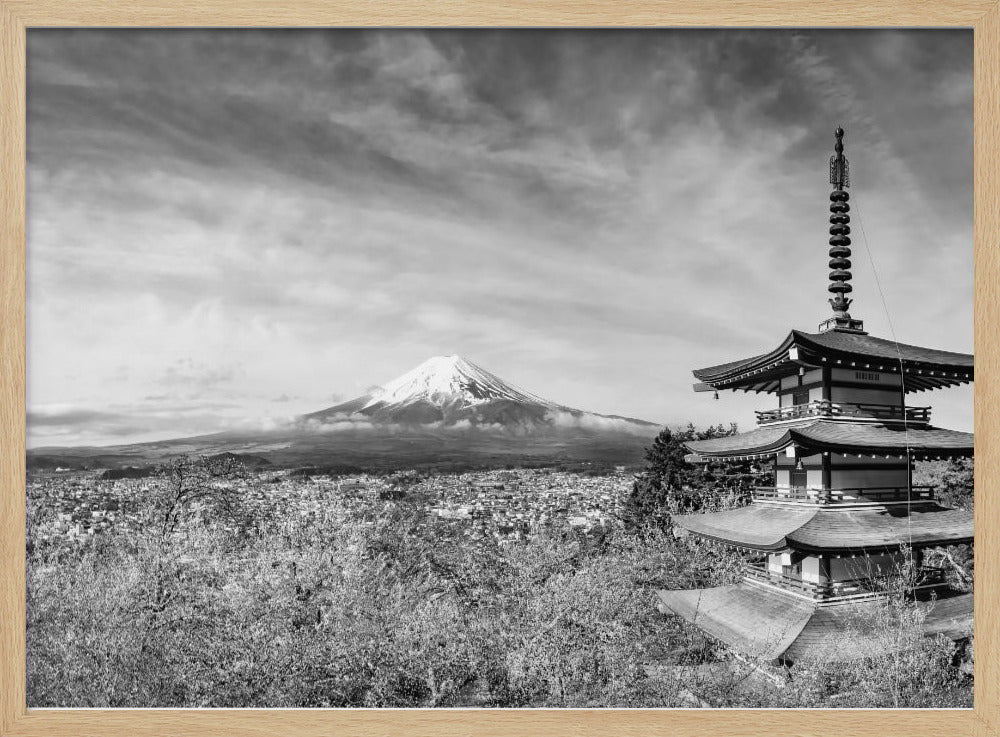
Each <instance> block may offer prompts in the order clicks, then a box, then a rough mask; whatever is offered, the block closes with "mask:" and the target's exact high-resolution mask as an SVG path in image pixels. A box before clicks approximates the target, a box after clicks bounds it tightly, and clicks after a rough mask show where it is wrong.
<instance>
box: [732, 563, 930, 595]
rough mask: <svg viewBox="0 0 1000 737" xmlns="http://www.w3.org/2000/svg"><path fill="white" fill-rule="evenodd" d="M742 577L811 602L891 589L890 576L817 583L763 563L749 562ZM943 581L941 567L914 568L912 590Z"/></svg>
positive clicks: (883, 591)
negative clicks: (773, 568) (780, 571)
mask: <svg viewBox="0 0 1000 737" xmlns="http://www.w3.org/2000/svg"><path fill="white" fill-rule="evenodd" d="M743 580H745V581H751V582H756V583H763V584H767V585H769V586H774V587H775V588H779V589H784V590H785V591H790V592H791V593H794V594H798V595H800V596H805V597H808V598H810V599H813V600H814V601H836V600H838V599H859V598H867V597H872V596H878V595H880V594H883V593H885V592H886V591H887V589H888V588H890V587H889V586H887V584H889V582H890V580H891V579H889V578H886V577H866V578H852V579H844V580H840V581H824V582H821V583H816V582H813V581H803V580H802V579H801V578H797V577H795V576H787V575H785V574H783V573H777V572H775V571H770V570H768V569H767V568H764V567H763V566H756V565H749V566H747V567H746V569H745V570H744V576H743ZM946 584H947V579H946V575H945V570H944V569H943V568H932V567H921V568H919V569H917V572H916V577H915V580H914V582H913V586H912V587H911V590H917V589H929V588H936V587H939V586H944V585H946Z"/></svg>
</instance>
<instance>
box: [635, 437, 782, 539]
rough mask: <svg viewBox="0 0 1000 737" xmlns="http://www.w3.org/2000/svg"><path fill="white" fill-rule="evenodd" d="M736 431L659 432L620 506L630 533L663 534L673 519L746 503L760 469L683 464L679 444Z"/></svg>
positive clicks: (748, 464)
mask: <svg viewBox="0 0 1000 737" xmlns="http://www.w3.org/2000/svg"><path fill="white" fill-rule="evenodd" d="M736 433H737V427H736V425H735V424H731V425H730V426H729V427H728V428H727V427H725V426H723V425H715V426H712V427H708V428H707V429H705V430H697V429H695V427H694V425H688V426H687V428H685V429H684V430H671V429H670V428H669V427H665V428H664V429H663V430H662V431H661V432H660V434H659V435H657V436H656V438H655V439H654V440H653V444H652V445H651V446H650V447H649V448H647V449H646V468H645V469H644V470H643V471H642V473H640V474H639V475H638V476H637V477H636V479H635V483H634V485H633V488H632V493H631V495H630V496H629V498H628V500H627V501H626V504H625V510H624V514H623V516H624V519H625V522H626V524H627V525H628V526H629V527H631V528H638V527H645V526H653V527H659V528H660V529H667V528H668V527H669V526H670V519H671V517H672V516H673V515H674V514H689V513H692V512H698V511H710V510H717V509H728V508H732V507H736V506H742V505H744V504H747V503H749V501H750V490H751V488H752V487H753V486H754V484H761V483H765V482H766V479H767V478H768V476H767V473H766V467H765V466H763V465H762V464H761V463H760V462H754V461H719V460H714V459H708V460H703V461H701V462H697V463H689V462H687V461H685V460H684V458H685V456H687V455H688V454H690V451H689V450H688V449H687V448H686V447H685V445H684V444H685V443H687V442H690V441H692V440H708V439H711V438H718V437H725V436H727V435H735V434H736Z"/></svg>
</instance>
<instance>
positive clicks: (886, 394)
mask: <svg viewBox="0 0 1000 737" xmlns="http://www.w3.org/2000/svg"><path fill="white" fill-rule="evenodd" d="M811 396H812V395H811V394H810V398H811ZM821 398H822V397H821ZM902 400H903V397H902V395H901V394H900V392H899V389H881V388H877V387H872V388H869V387H860V386H837V385H836V384H834V385H833V386H831V387H830V401H831V402H834V403H836V404H891V405H895V406H899V405H901V404H902V403H903V402H902Z"/></svg>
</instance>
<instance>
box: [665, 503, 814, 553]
mask: <svg viewBox="0 0 1000 737" xmlns="http://www.w3.org/2000/svg"><path fill="white" fill-rule="evenodd" d="M818 511H819V507H817V506H813V507H806V506H802V507H773V506H767V507H765V506H760V505H756V504H751V505H750V506H748V507H740V508H739V509H729V510H726V511H724V512H708V513H706V514H684V515H675V516H674V518H673V523H674V525H675V526H676V527H679V528H681V529H682V530H687V531H688V532H691V533H694V534H695V535H699V536H701V537H709V538H712V539H714V540H721V541H722V542H727V543H733V544H735V545H739V546H741V547H747V548H752V549H754V550H780V549H782V548H786V547H788V542H787V540H786V538H787V536H788V535H789V534H790V533H792V532H794V531H795V530H797V529H799V528H800V527H802V526H803V525H805V524H806V523H808V522H809V521H810V520H811V519H812V518H813V517H814V516H815V515H816V513H817V512H818Z"/></svg>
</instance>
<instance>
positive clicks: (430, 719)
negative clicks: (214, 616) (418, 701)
mask: <svg viewBox="0 0 1000 737" xmlns="http://www.w3.org/2000/svg"><path fill="white" fill-rule="evenodd" d="M362 25H365V26H367V25H370V26H428V27H430V26H464V27H472V26H501V27H518V26H591V27H593V26H609V27H610V26H615V27H625V26H629V27H650V26H672V27H678V26H680V27H683V26H701V27H724V26H755V27H781V26H788V27H794V26H813V27H815V26H822V27H827V26H845V27H858V26H886V27H900V26H906V27H943V26H950V27H971V28H972V29H974V46H975V284H976V305H975V323H976V337H975V352H976V356H977V363H978V368H979V372H978V373H979V377H978V379H979V381H978V384H977V386H976V389H975V409H976V416H975V432H976V449H977V454H976V455H977V459H978V463H977V464H976V472H975V473H976V476H975V483H976V503H975V529H976V538H977V541H978V543H979V550H978V559H979V565H978V566H977V568H978V570H977V576H976V578H977V581H976V586H977V595H976V603H975V630H976V650H977V655H978V657H977V658H976V666H975V707H974V708H973V709H970V710H964V709H962V710H909V711H908V710H899V711H893V710H884V711H877V712H869V711H862V710H829V711H827V710H816V711H810V710H806V711H796V710H751V711H726V710H679V711H660V710H644V709H639V710H614V709H606V710H506V711H500V710H476V711H472V710H375V711H360V710H168V709H159V710H158V709H153V710H145V709H144V710H90V709H80V710H50V709H30V710H29V709H27V708H26V695H25V483H26V480H25V312H26V294H25V263H26V243H25V215H26V211H25V174H26V160H25V157H26V142H25V134H26V131H25V111H26V106H25V80H26V74H25V64H26V58H25V51H26V30H27V29H28V28H32V27H67V26H102V27H110V26H137V27H138V26H188V27H211V26H285V27H291V26H296V27H297V26H330V27H333V26H362ZM998 202H1000V0H944V1H942V2H938V3H917V2H905V1H904V2H887V1H883V2H876V3H872V2H868V1H867V0H838V1H837V2H834V1H833V0H789V1H788V2H783V3H780V4H770V5H768V4H757V3H747V2H724V1H722V0H715V1H714V2H699V3H690V2H686V1H685V0H656V1H655V2H642V1H640V0H583V1H581V2H578V3H566V2H559V1H558V0H539V1H538V2H528V3H507V4H503V3H496V2H475V1H474V0H464V1H461V2H458V1H454V0H452V1H449V2H442V3H433V4H428V3H423V2H419V1H418V0H401V1H399V2H393V3H369V2H367V1H366V0H345V1H344V2H338V3H328V2H323V1H322V0H295V1H294V2H291V3H282V2H276V1H275V0H242V1H240V2H236V1H235V0H177V1H176V2H155V1H154V0H148V1H145V2H144V1H141V0H136V1H133V2H126V1H125V0H123V1H122V2H116V3H107V2H97V1H96V0H0V305H2V308H0V309H2V331H0V390H2V395H0V453H2V460H0V735H5V736H6V735H11V736H12V737H13V736H15V735H66V736H67V737H69V736H71V735H89V734H109V735H116V734H118V735H126V734H128V735H144V734H148V735H207V734H223V733H225V734H234V735H235V734H239V735H257V734H259V735H270V734H298V735H366V734H372V735H374V734H412V735H423V734H428V735H430V734H433V735H435V736H436V737H444V736H445V735H458V734H463V735H471V734H476V735H514V734H525V735H527V734H538V735H570V734H574V735H579V734H588V735H591V734H618V735H640V734H642V735H649V734H671V735H676V736H677V737H680V736H681V735H692V736H693V735H705V734H717V735H737V734H740V735H781V734H798V735H820V734H837V735H848V734H850V735H872V736H875V735H887V734H900V735H904V734H905V735H927V736H928V737H930V735H944V734H948V735H981V736H983V737H985V736H986V735H997V734H1000V563H998V561H1000V540H998V534H997V530H998V529H1000V495H998V494H997V492H996V486H995V484H998V483H1000V452H998V450H997V448H998V444H1000V411H998V410H997V409H996V407H995V406H994V400H995V399H996V398H997V397H1000V371H998V370H997V369H998V363H1000V349H998V348H997V346H996V343H995V341H994V340H993V338H994V337H995V334H996V333H995V331H996V327H997V325H998V324H1000V297H998V288H997V285H998V284H1000V207H998Z"/></svg>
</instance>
